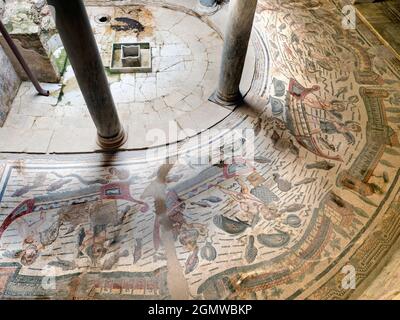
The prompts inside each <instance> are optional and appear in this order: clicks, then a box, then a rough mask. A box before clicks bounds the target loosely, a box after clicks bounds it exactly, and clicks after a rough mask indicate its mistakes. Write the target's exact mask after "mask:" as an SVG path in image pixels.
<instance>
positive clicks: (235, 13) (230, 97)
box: [210, 0, 257, 106]
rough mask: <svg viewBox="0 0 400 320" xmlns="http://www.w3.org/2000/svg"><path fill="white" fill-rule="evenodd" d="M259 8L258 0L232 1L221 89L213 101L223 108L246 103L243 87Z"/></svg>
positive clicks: (226, 35) (223, 59)
mask: <svg viewBox="0 0 400 320" xmlns="http://www.w3.org/2000/svg"><path fill="white" fill-rule="evenodd" d="M256 8H257V0H231V1H230V8H229V10H230V11H229V18H228V23H227V28H226V32H225V38H224V48H223V53H222V64H221V71H220V78H219V84H218V89H217V90H216V92H215V94H214V95H213V96H212V97H211V98H210V100H211V101H213V102H215V103H217V104H219V105H222V106H235V105H237V104H239V103H240V102H241V100H242V96H241V94H240V90H239V86H240V81H241V79H242V74H243V68H244V63H245V60H246V55H247V48H248V45H249V40H250V36H251V30H252V27H253V21H254V15H255V12H256Z"/></svg>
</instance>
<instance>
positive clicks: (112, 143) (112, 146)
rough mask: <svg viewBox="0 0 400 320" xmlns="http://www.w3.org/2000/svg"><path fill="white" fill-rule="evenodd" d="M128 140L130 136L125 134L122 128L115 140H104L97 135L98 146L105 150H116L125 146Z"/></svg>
mask: <svg viewBox="0 0 400 320" xmlns="http://www.w3.org/2000/svg"><path fill="white" fill-rule="evenodd" d="M127 139H128V135H127V134H126V133H125V130H124V129H123V128H121V130H120V132H119V133H118V135H116V136H115V137H113V138H104V137H101V136H99V135H97V144H98V146H99V147H101V148H102V149H103V150H110V151H111V150H116V149H118V148H119V147H121V146H123V145H124V144H125V142H126V140H127Z"/></svg>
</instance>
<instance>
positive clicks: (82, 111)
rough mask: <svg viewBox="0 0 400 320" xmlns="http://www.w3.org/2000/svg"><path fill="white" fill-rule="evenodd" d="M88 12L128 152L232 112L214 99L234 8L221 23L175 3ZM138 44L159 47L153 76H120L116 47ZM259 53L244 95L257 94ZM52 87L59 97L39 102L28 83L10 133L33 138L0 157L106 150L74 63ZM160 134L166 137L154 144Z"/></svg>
mask: <svg viewBox="0 0 400 320" xmlns="http://www.w3.org/2000/svg"><path fill="white" fill-rule="evenodd" d="M87 11H88V14H89V19H90V21H91V24H92V27H93V30H94V34H95V37H96V40H97V43H98V45H99V49H100V52H101V55H102V59H103V63H104V65H105V67H106V71H107V76H108V80H109V83H110V87H111V92H112V95H113V97H114V101H115V103H116V106H117V109H118V113H119V116H120V119H121V122H122V123H123V126H124V127H125V129H126V131H127V132H128V141H127V143H126V144H125V145H124V146H123V147H122V149H125V150H132V149H142V148H148V147H155V146H160V145H164V144H167V143H173V142H177V141H181V140H183V139H186V138H187V137H190V136H194V135H196V134H198V133H199V132H202V131H204V130H206V129H209V128H211V127H213V126H214V125H215V124H217V123H218V122H220V121H222V120H223V119H225V118H226V117H227V116H228V115H229V114H230V113H231V111H230V110H228V109H225V108H223V107H220V106H217V105H215V104H213V103H211V102H209V101H208V99H209V97H210V96H211V95H212V93H213V91H214V90H215V89H216V86H217V83H218V76H219V69H220V59H221V54H222V47H223V40H222V38H221V35H220V31H219V30H220V29H222V27H221V26H222V25H223V24H224V20H225V18H226V13H227V8H226V7H224V9H223V10H221V11H220V12H219V13H218V14H219V15H218V17H215V16H211V17H207V16H204V17H202V16H199V15H198V14H196V13H194V11H192V10H191V9H189V8H186V7H179V6H178V7H177V6H174V7H171V8H169V6H168V5H164V6H162V7H161V6H157V5H150V6H148V5H146V6H143V5H130V6H88V7H87ZM138 42H146V43H149V44H150V46H151V55H152V58H151V61H152V71H151V72H147V73H120V72H117V73H116V72H115V71H113V70H112V68H111V60H112V46H113V44H115V43H117V44H118V43H138ZM253 52H254V50H253V47H252V46H251V48H250V49H249V54H248V57H247V61H246V65H245V71H244V76H243V80H242V85H241V87H242V92H243V93H247V92H248V91H249V88H250V86H251V83H252V79H253V73H254V66H255V61H254V53H253ZM44 87H46V88H47V89H49V90H50V91H51V97H49V98H47V97H40V96H37V95H36V92H35V90H34V88H33V87H32V85H31V84H30V83H29V82H24V83H23V84H22V86H21V89H20V90H19V93H18V95H17V97H16V99H15V102H14V105H13V106H12V108H11V111H10V113H9V116H8V119H7V121H6V123H5V125H4V128H5V129H6V130H7V128H8V131H10V132H8V136H11V137H12V136H15V132H14V131H15V130H17V129H24V130H25V131H26V132H24V134H23V135H21V134H19V136H21V137H22V136H24V138H23V139H22V138H21V139H20V140H21V141H19V140H18V139H17V140H18V141H17V140H15V139H14V140H12V143H7V142H6V141H8V140H7V139H5V140H4V141H5V142H4V143H3V144H2V143H0V151H3V152H34V153H46V152H47V153H70V152H92V151H95V150H98V149H99V147H98V146H97V145H96V143H95V137H96V129H95V127H94V124H93V121H92V120H91V119H90V115H89V112H88V110H87V107H86V105H85V101H84V99H83V96H82V93H81V92H80V89H79V86H78V83H77V81H76V78H75V75H74V72H73V70H72V67H71V65H67V66H66V71H65V73H64V76H63V79H62V83H61V84H44ZM210 114H212V115H213V116H212V117H210ZM26 117H28V118H26ZM21 119H23V120H24V121H22V120H21ZM30 125H31V128H30V129H29V130H28V129H27V128H28V127H29V126H30ZM152 129H155V130H158V132H161V136H160V135H158V136H157V138H154V133H152ZM6 133H7V132H6ZM39 140H40V141H39ZM10 141H11V140H10ZM65 141H69V143H67V144H66V143H65Z"/></svg>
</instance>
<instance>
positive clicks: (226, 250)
mask: <svg viewBox="0 0 400 320" xmlns="http://www.w3.org/2000/svg"><path fill="white" fill-rule="evenodd" d="M124 4H126V3H124ZM340 12H341V10H340V6H338V5H337V3H336V2H335V1H322V0H320V1H319V0H312V1H298V2H293V1H289V0H268V1H266V0H260V1H259V7H258V10H257V17H256V22H255V35H256V41H255V42H254V44H253V45H254V51H255V52H256V57H257V58H258V59H256V68H255V72H254V77H253V82H252V86H251V90H250V92H249V94H248V97H247V100H246V105H245V106H242V107H240V108H237V109H236V110H235V111H234V112H232V113H230V114H229V115H227V116H226V117H225V118H224V120H223V121H220V122H218V123H217V124H215V125H214V126H213V127H212V128H209V129H210V130H208V131H205V133H204V134H203V135H202V136H194V137H192V138H189V139H185V140H182V141H181V142H179V143H177V144H171V145H169V146H168V147H159V148H151V149H147V150H137V151H126V152H119V153H116V154H103V153H92V154H77V155H32V154H30V155H27V154H25V155H21V154H15V153H14V154H12V153H3V154H1V159H2V160H1V162H0V223H1V224H0V295H1V297H2V298H3V299H12V298H39V299H144V298H148V299H349V298H371V297H374V298H382V296H383V295H384V293H382V295H381V296H380V297H376V296H373V293H371V290H373V288H374V287H375V288H376V287H379V286H380V287H382V285H379V284H382V283H385V287H386V288H387V289H388V292H386V294H387V295H386V298H393V297H396V295H397V296H398V294H397V291H396V288H398V284H397V281H398V273H396V270H394V269H395V268H396V266H397V264H396V262H391V263H389V264H387V266H386V267H385V264H386V260H387V259H388V258H389V257H390V256H393V259H394V260H393V261H398V254H394V255H392V253H393V252H397V250H396V247H398V243H399V242H398V241H399V236H400V215H399V212H400V181H399V176H400V171H399V165H400V160H399V159H400V158H399V155H400V144H399V141H398V131H399V129H400V128H399V123H400V122H399V121H400V120H399V117H398V114H399V112H400V68H399V61H398V60H397V59H396V58H395V57H394V56H393V55H392V52H391V51H390V50H388V49H387V48H386V47H384V46H383V45H382V44H381V42H380V41H379V39H377V38H376V36H375V35H374V33H372V32H371V31H370V30H369V29H368V27H367V26H365V25H364V24H363V23H362V21H358V23H357V29H356V30H345V29H343V28H342V24H341V19H342V16H341V14H340ZM216 108H217V107H216ZM215 110H217V109H215ZM208 116H210V114H208ZM196 119H197V118H196ZM396 259H397V260H396ZM384 267H385V268H386V269H385V268H384ZM381 270H384V271H383V273H382V274H381V275H380V276H379V277H377V275H379V273H380V272H381ZM381 279H384V280H381Z"/></svg>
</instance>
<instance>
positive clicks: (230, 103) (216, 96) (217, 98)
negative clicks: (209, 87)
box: [208, 90, 243, 111]
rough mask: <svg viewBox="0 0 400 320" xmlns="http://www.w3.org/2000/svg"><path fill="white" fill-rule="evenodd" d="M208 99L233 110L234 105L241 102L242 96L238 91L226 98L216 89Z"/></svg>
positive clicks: (236, 105)
mask: <svg viewBox="0 0 400 320" xmlns="http://www.w3.org/2000/svg"><path fill="white" fill-rule="evenodd" d="M208 100H209V101H211V102H214V103H216V104H218V105H220V106H221V107H224V108H227V109H229V110H231V111H233V110H235V108H236V107H238V106H239V105H241V104H242V102H243V96H242V94H241V93H240V92H238V93H237V94H236V95H234V96H231V97H228V98H227V97H224V96H222V95H221V94H220V93H219V92H218V90H217V91H215V92H214V93H213V94H212V95H211V97H210V98H208Z"/></svg>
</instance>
